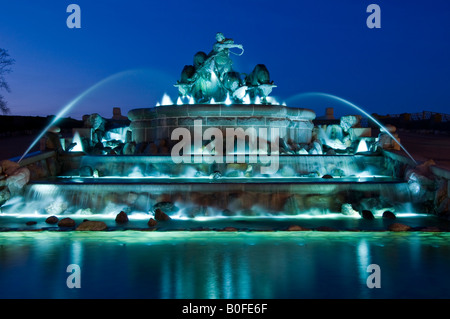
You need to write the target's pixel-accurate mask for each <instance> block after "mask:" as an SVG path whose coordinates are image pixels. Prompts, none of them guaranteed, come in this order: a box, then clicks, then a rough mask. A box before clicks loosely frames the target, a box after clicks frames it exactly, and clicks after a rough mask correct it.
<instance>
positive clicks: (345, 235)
mask: <svg viewBox="0 0 450 319" xmlns="http://www.w3.org/2000/svg"><path fill="white" fill-rule="evenodd" d="M449 239H450V234H449V233H425V232H403V233H393V232H348V231H343V232H332V233H328V232H316V231H309V232H283V231H274V232H270V231H255V232H211V231H204V232H201V231H199V232H187V231H167V232H146V231H131V230H130V231H114V232H58V231H41V232H4V233H0V298H161V299H165V298H176V299H178V298H183V299H184V298H188V299H190V298H238V299H240V298H270V299H275V298H449V297H450V290H449V289H448V287H449V284H450V277H449V276H448V269H449V266H450V241H449ZM70 264H77V265H79V266H80V270H81V272H80V282H81V288H68V287H67V284H66V280H67V278H68V277H69V276H70V275H71V273H70V272H67V266H68V265H70ZM370 264H377V265H379V267H380V273H379V274H380V283H381V288H372V289H371V288H368V287H367V284H366V281H367V278H368V277H369V276H370V275H371V272H368V271H367V267H368V266H369V265H370Z"/></svg>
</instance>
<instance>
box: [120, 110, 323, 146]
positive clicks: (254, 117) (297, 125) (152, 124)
mask: <svg viewBox="0 0 450 319" xmlns="http://www.w3.org/2000/svg"><path fill="white" fill-rule="evenodd" d="M315 117H316V114H315V113H314V111H312V110H309V109H302V108H290V107H286V106H281V105H261V104H259V105H258V104H232V105H226V104H185V105H169V106H160V107H155V108H142V109H134V110H131V111H130V112H129V113H128V118H129V119H130V120H131V126H130V128H131V130H132V132H133V133H132V139H133V141H135V142H136V143H143V142H146V143H155V142H157V141H158V140H166V141H170V140H171V134H172V131H173V130H174V129H176V128H180V127H185V128H187V129H189V131H190V132H191V134H194V121H195V120H201V121H202V125H203V129H207V128H209V127H214V128H219V129H221V130H222V131H223V134H224V136H225V129H226V128H236V127H240V128H242V129H244V130H246V129H247V128H249V127H253V128H255V129H257V130H258V129H260V128H266V129H267V130H268V132H270V129H271V128H277V129H278V131H279V134H280V136H279V137H280V138H282V139H284V140H286V141H287V140H292V141H294V142H295V143H310V142H311V137H312V129H313V127H314V124H313V123H312V120H314V118H315Z"/></svg>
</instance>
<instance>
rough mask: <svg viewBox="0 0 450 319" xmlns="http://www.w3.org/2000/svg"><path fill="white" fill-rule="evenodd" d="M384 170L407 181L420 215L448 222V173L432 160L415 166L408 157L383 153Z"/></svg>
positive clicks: (449, 217)
mask: <svg viewBox="0 0 450 319" xmlns="http://www.w3.org/2000/svg"><path fill="white" fill-rule="evenodd" d="M383 154H384V156H385V168H386V169H388V171H390V172H391V173H392V176H394V177H397V178H403V179H405V180H406V181H408V185H409V188H410V191H411V197H412V198H411V199H412V202H413V203H420V207H421V212H422V213H430V214H435V215H437V216H439V217H443V218H446V219H449V220H450V171H449V170H447V169H444V168H442V167H438V166H436V164H435V162H434V161H433V160H429V161H426V162H423V163H418V164H417V165H416V164H415V163H414V162H413V161H412V160H411V159H410V158H408V157H406V156H403V155H400V154H397V153H394V152H390V151H386V150H384V151H383Z"/></svg>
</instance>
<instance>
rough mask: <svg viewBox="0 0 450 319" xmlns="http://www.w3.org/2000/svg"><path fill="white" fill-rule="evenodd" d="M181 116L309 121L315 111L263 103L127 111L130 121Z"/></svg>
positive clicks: (169, 106)
mask: <svg viewBox="0 0 450 319" xmlns="http://www.w3.org/2000/svg"><path fill="white" fill-rule="evenodd" d="M182 116H190V117H192V116H195V117H202V116H217V117H222V116H224V117H227V116H237V117H261V116H270V117H280V118H286V117H289V118H291V119H301V120H305V121H311V120H314V119H315V118H316V113H315V112H314V111H313V110H311V109H306V108H296V107H288V106H283V105H264V104H244V105H243V104H231V105H225V104H183V105H163V106H158V107H152V108H136V109H132V110H130V111H129V112H128V118H129V119H130V120H131V121H139V120H146V119H154V118H164V117H182Z"/></svg>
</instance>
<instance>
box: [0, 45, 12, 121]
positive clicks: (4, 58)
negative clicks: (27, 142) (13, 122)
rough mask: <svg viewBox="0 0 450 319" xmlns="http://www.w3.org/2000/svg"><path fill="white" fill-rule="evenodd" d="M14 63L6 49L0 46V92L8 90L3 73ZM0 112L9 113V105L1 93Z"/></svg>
mask: <svg viewBox="0 0 450 319" xmlns="http://www.w3.org/2000/svg"><path fill="white" fill-rule="evenodd" d="M13 64H14V59H11V57H10V56H9V53H8V51H7V50H5V49H2V48H0V92H1V90H5V91H6V92H10V91H11V90H10V89H9V85H8V83H7V82H6V79H5V74H8V73H10V72H11V65H13ZM0 112H1V113H3V114H7V113H9V107H8V105H7V102H6V100H5V98H4V97H3V95H1V94H0Z"/></svg>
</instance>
